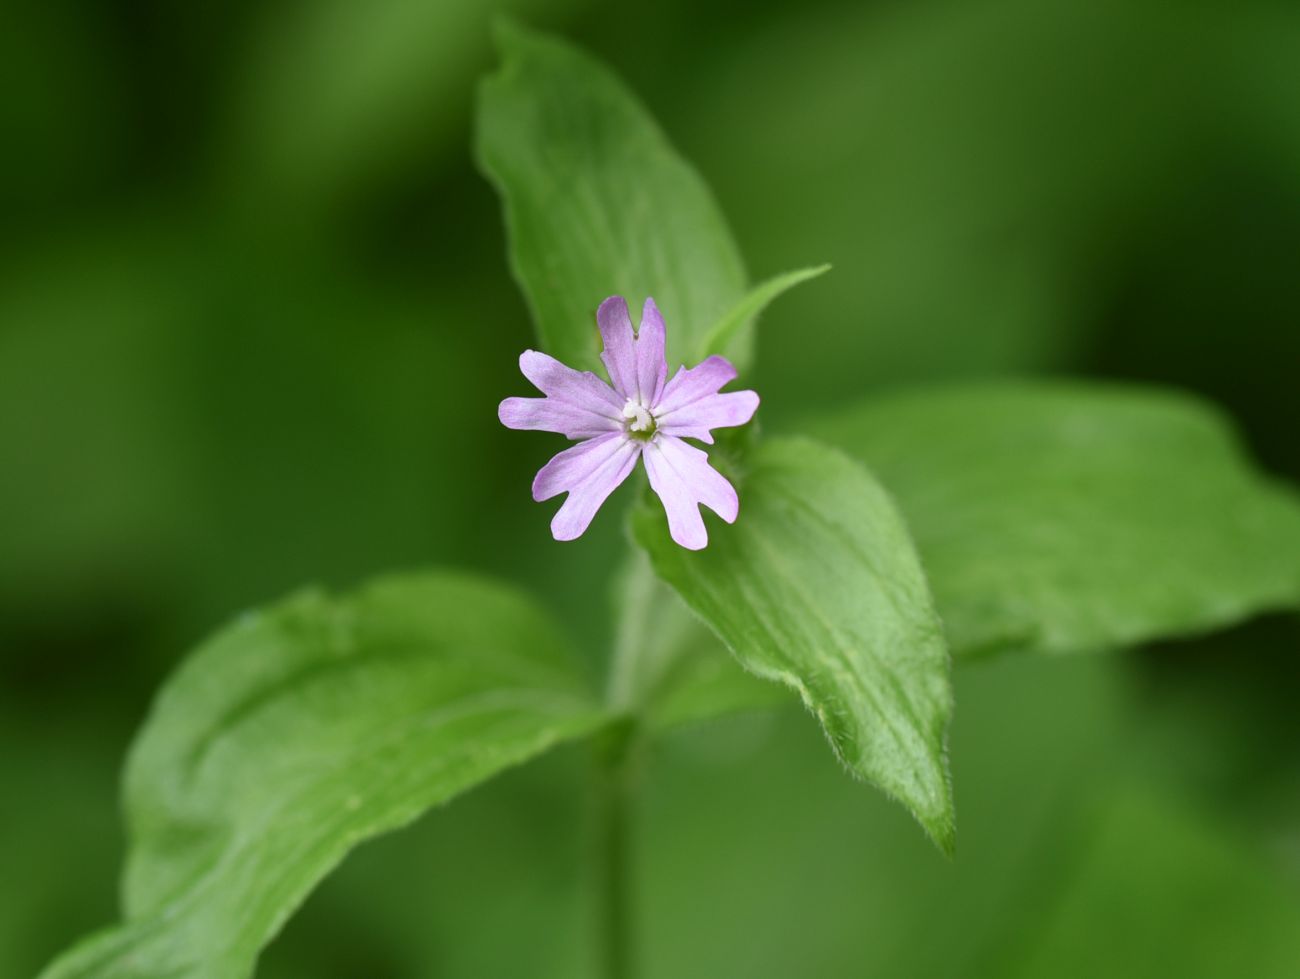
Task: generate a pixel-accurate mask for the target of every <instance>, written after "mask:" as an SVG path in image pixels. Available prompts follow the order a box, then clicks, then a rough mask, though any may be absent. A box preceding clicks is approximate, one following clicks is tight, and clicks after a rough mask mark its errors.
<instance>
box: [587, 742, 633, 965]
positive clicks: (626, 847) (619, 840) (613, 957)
mask: <svg viewBox="0 0 1300 979" xmlns="http://www.w3.org/2000/svg"><path fill="white" fill-rule="evenodd" d="M631 744H632V726H631V724H627V725H618V726H617V727H616V728H615V729H614V730H612V731H610V732H609V734H608V736H607V738H605V739H602V740H601V742H599V743H598V745H597V755H598V757H597V759H596V775H595V781H596V831H595V839H594V842H595V850H596V852H595V858H596V860H595V862H596V874H597V881H596V883H597V887H596V897H597V901H598V905H597V909H596V928H597V936H596V941H597V944H598V948H599V955H600V971H599V973H598V974H599V975H600V976H601V977H602V979H633V977H634V976H635V967H634V962H635V955H634V952H635V947H634V943H633V935H632V889H633V888H632V877H631V871H632V862H631V853H630V844H631V832H630V825H629V810H630V807H631V794H632V793H631V772H630V770H629V755H630V749H631Z"/></svg>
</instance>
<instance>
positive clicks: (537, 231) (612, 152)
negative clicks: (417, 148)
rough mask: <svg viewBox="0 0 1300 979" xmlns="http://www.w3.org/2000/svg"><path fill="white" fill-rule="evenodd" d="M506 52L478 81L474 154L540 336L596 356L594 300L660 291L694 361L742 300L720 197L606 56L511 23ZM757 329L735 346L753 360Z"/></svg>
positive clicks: (730, 349) (563, 353) (671, 350)
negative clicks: (500, 214)
mask: <svg viewBox="0 0 1300 979" xmlns="http://www.w3.org/2000/svg"><path fill="white" fill-rule="evenodd" d="M497 41H498V45H499V47H500V50H501V54H502V58H503V65H502V67H501V70H500V71H499V72H498V73H497V74H496V75H494V76H492V77H490V78H488V79H486V80H485V81H484V82H483V85H482V87H481V89H480V93H479V103H478V128H477V137H476V141H477V156H478V160H479V165H480V167H481V169H482V170H483V172H484V174H485V175H486V176H487V177H488V179H489V180H491V181H492V183H493V184H494V185H495V186H496V188H497V190H498V192H499V193H500V195H501V198H502V201H503V204H504V207H505V216H506V225H507V228H508V231H509V237H510V256H511V264H512V267H513V269H514V273H515V277H516V279H517V280H518V281H519V284H520V286H521V287H522V289H523V291H524V295H525V297H526V298H527V300H528V304H529V307H530V309H531V311H532V314H533V319H534V321H535V323H536V325H537V331H538V334H539V336H540V342H541V345H542V347H543V348H544V349H545V350H546V351H547V352H548V353H550V354H551V355H553V356H555V357H558V358H559V359H560V360H562V361H564V362H565V363H566V364H570V365H572V366H575V367H580V368H586V369H592V370H595V369H597V367H598V364H599V361H598V353H599V349H600V343H599V337H598V334H597V332H596V325H595V312H596V307H597V306H598V305H599V304H600V302H601V300H603V299H604V298H606V297H607V296H610V295H615V294H620V295H624V296H626V297H627V298H628V301H629V303H632V304H633V306H634V316H635V315H636V313H637V312H638V311H639V305H637V304H639V302H640V300H642V299H644V298H645V297H646V296H647V295H650V296H654V298H655V301H656V303H658V305H659V308H660V309H661V310H662V311H663V315H664V319H665V322H666V323H667V326H668V363H669V367H670V368H671V367H675V366H676V365H677V364H679V363H683V362H684V361H685V360H686V358H688V357H689V356H690V354H692V353H694V352H695V351H696V350H697V349H698V348H699V346H700V343H701V341H702V338H703V337H704V336H705V334H706V331H708V330H709V328H710V327H711V326H712V325H713V324H714V323H716V322H717V321H718V320H719V319H720V318H721V317H722V316H723V315H724V314H726V313H727V311H728V310H730V309H731V308H732V307H734V306H735V305H736V304H737V303H738V302H740V301H741V300H742V298H743V297H744V294H745V288H746V280H745V271H744V267H743V264H742V262H741V257H740V252H739V251H738V249H737V248H736V244H735V242H734V241H733V240H732V237H731V232H730V231H729V230H728V228H727V225H726V221H725V220H724V219H723V216H722V213H721V211H720V210H719V209H718V205H717V203H716V202H715V201H714V199H713V196H712V194H711V193H710V192H709V189H708V188H707V187H706V186H705V184H704V181H703V180H702V179H701V178H700V176H699V175H698V174H697V173H696V172H695V171H694V170H693V169H692V168H691V167H690V165H689V164H687V163H686V162H685V161H684V160H683V159H682V158H681V157H680V156H679V155H678V154H677V152H676V151H675V150H674V149H673V148H672V147H671V146H670V145H669V143H668V140H667V139H666V138H665V136H664V135H663V133H662V132H660V130H659V127H658V126H657V125H656V124H655V122H654V120H653V119H652V118H651V116H650V114H649V113H648V112H647V111H646V109H645V108H644V107H643V106H642V105H641V104H640V102H638V101H637V99H636V98H635V97H634V96H633V95H632V94H631V93H630V92H629V91H628V90H627V89H626V88H625V87H624V86H623V84H622V83H621V82H620V81H619V80H618V79H617V78H616V77H615V76H614V75H613V74H612V73H611V72H610V71H609V70H608V69H606V68H605V67H604V66H603V65H601V64H600V63H598V62H597V61H595V60H594V59H592V58H590V57H588V56H587V55H586V54H583V53H582V52H580V51H577V50H575V49H574V48H571V47H569V46H567V45H565V44H563V43H561V42H559V41H555V40H551V39H549V38H546V37H544V36H542V35H539V34H535V33H532V32H529V31H525V30H523V29H521V28H519V27H515V26H509V25H507V26H503V27H502V28H501V29H500V30H499V32H498V38H497ZM750 346H751V338H750V331H749V330H746V329H738V330H736V331H735V334H734V335H733V336H732V338H731V341H730V343H729V344H728V345H727V347H726V354H727V356H728V357H730V358H731V359H732V361H733V362H734V363H735V364H736V366H737V367H738V368H740V369H742V370H743V369H744V367H745V365H746V363H747V361H748V360H749V353H750Z"/></svg>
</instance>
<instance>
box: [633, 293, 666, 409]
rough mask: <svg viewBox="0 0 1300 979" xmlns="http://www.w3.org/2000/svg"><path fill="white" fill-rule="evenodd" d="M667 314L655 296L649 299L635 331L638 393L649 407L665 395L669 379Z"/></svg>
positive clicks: (641, 400)
mask: <svg viewBox="0 0 1300 979" xmlns="http://www.w3.org/2000/svg"><path fill="white" fill-rule="evenodd" d="M666 332H667V331H666V330H665V328H664V318H663V316H661V315H660V313H659V307H658V306H656V305H655V301H654V300H653V299H646V301H645V306H644V308H643V309H642V311H641V326H640V328H639V329H638V330H637V334H636V379H637V395H638V400H639V401H640V402H641V404H643V405H645V406H646V407H647V408H648V407H649V406H650V405H653V404H656V403H658V401H659V399H660V398H661V397H663V393H664V382H665V381H667V380H668V361H667V360H666V359H665V358H664V338H665V333H666Z"/></svg>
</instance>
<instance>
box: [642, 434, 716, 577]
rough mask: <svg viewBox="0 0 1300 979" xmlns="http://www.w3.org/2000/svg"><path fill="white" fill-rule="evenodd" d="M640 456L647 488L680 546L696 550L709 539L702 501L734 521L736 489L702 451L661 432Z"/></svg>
mask: <svg viewBox="0 0 1300 979" xmlns="http://www.w3.org/2000/svg"><path fill="white" fill-rule="evenodd" d="M643 457H644V459H645V468H646V473H647V474H648V475H649V476H650V488H651V489H653V490H654V491H655V493H657V494H658V496H659V499H660V500H661V501H662V502H663V505H664V512H665V513H666V514H667V515H668V530H669V532H670V533H671V534H672V538H673V540H674V541H676V542H677V543H678V544H680V545H681V546H682V547H685V548H687V549H688V550H692V551H698V550H700V549H701V548H703V547H704V546H705V545H706V544H708V542H709V534H708V531H707V530H706V529H705V527H704V518H703V517H702V516H701V515H700V509H699V505H700V504H701V503H703V504H704V505H705V506H707V507H708V508H709V509H710V510H712V511H713V512H714V513H716V514H717V515H718V516H720V517H721V518H722V519H723V520H725V521H727V523H734V522H735V520H736V516H737V515H738V513H739V512H740V500H739V498H738V497H737V496H736V490H735V488H734V487H733V486H732V485H731V483H729V482H728V481H727V479H726V478H725V477H724V476H723V475H722V474H721V473H719V472H718V471H717V470H716V469H714V468H713V467H712V466H710V465H709V457H708V456H707V455H705V454H704V453H703V452H702V451H700V450H699V449H697V448H695V447H694V446H691V445H687V444H686V443H685V442H683V441H682V440H681V439H678V438H673V437H671V436H665V435H662V434H661V435H660V436H659V437H658V438H656V439H655V440H654V441H653V442H651V443H650V444H649V445H647V446H646V448H645V450H644V452H643Z"/></svg>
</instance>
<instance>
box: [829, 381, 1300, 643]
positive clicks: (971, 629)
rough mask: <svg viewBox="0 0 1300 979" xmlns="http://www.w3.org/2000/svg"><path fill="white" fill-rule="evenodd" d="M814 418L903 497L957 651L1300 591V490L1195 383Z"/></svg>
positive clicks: (1198, 612)
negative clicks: (1246, 444) (1183, 387)
mask: <svg viewBox="0 0 1300 979" xmlns="http://www.w3.org/2000/svg"><path fill="white" fill-rule="evenodd" d="M812 430H813V431H814V432H816V433H817V434H818V435H821V436H823V437H825V438H826V439H827V440H828V441H831V442H834V443H835V444H837V445H839V446H841V447H842V448H844V449H845V450H846V451H848V452H850V453H851V454H853V455H854V456H856V457H857V458H859V459H861V460H862V461H863V462H865V463H866V464H867V465H869V466H871V467H872V469H873V470H874V471H875V472H876V473H877V474H878V475H879V476H880V479H881V481H882V482H884V484H885V485H886V486H887V487H888V488H889V490H890V492H891V493H893V494H894V496H895V498H896V499H897V500H898V502H899V505H900V506H901V507H902V509H903V512H904V514H905V515H906V516H907V521H908V525H909V526H910V527H911V529H912V532H913V534H914V535H915V536H916V541H917V545H918V547H919V548H920V550H921V556H922V558H923V559H924V561H925V567H926V572H927V574H928V575H929V577H930V582H931V584H932V586H933V588H934V593H935V598H936V600H937V601H938V604H939V610H940V612H941V614H942V615H943V618H944V622H945V624H946V626H947V630H948V637H949V640H950V641H951V643H952V645H953V648H954V650H955V651H956V652H958V653H979V652H986V651H994V650H1000V649H1008V648H1018V649H1028V650H1037V651H1042V652H1049V653H1058V652H1071V651H1076V650H1090V649H1099V648H1108V647H1117V646H1124V645H1130V644H1133V643H1138V642H1142V641H1145V640H1149V639H1155V638H1158V637H1161V636H1175V635H1182V634H1187V633H1195V632H1200V631H1203V630H1206V629H1211V628H1215V627H1219V626H1223V625H1227V624H1229V623H1232V622H1236V621H1238V620H1240V619H1242V618H1244V617H1246V616H1248V615H1251V614H1253V613H1257V612H1260V611H1262V610H1266V609H1280V608H1287V607H1291V608H1294V607H1296V606H1297V605H1300V499H1298V498H1297V496H1296V494H1295V493H1294V491H1292V490H1291V489H1289V488H1287V487H1284V486H1282V485H1280V484H1278V483H1276V482H1273V481H1271V480H1269V479H1267V478H1265V477H1264V476H1262V475H1260V474H1259V473H1258V472H1257V471H1256V470H1255V469H1254V467H1253V466H1252V465H1251V464H1250V462H1249V461H1248V460H1247V458H1246V457H1245V455H1244V454H1243V452H1242V450H1241V448H1240V446H1239V444H1238V441H1237V439H1236V437H1235V436H1234V434H1233V432H1232V431H1231V429H1230V427H1229V426H1228V425H1227V424H1226V423H1225V422H1224V420H1223V419H1222V418H1221V417H1220V415H1219V414H1218V413H1217V412H1215V411H1214V410H1213V409H1211V408H1209V407H1208V406H1206V405H1204V404H1202V403H1201V402H1198V401H1196V400H1195V399H1193V398H1190V397H1186V396H1183V395H1178V394H1171V393H1166V392H1159V391H1150V390H1142V389H1140V388H1125V387H1121V386H1107V385H1085V384H1069V383H1018V384H1007V385H1001V384H999V385H992V384H988V385H980V386H975V387H961V388H951V389H944V390H933V391H928V390H927V391H917V392H911V393H905V394H899V395H896V396H892V397H887V398H881V399H878V400H873V401H870V402H867V403H865V404H864V405H862V406H861V407H859V408H857V409H855V410H852V411H849V412H846V413H844V414H842V415H839V416H836V417H832V418H828V419H825V420H822V421H821V422H818V423H815V424H814V425H813V426H812Z"/></svg>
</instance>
